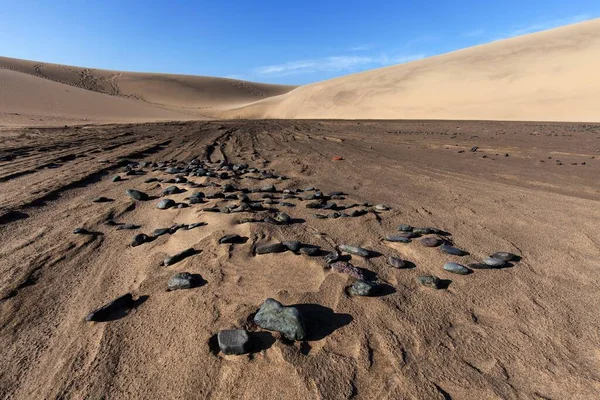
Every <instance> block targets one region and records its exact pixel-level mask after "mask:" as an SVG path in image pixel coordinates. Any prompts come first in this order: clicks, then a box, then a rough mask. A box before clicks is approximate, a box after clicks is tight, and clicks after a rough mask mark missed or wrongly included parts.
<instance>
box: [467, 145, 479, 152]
mask: <svg viewBox="0 0 600 400" xmlns="http://www.w3.org/2000/svg"><path fill="white" fill-rule="evenodd" d="M477 149H479V147H477V146H473V147H471V149H470V150H469V151H470V152H472V153H475V152H476V151H477Z"/></svg>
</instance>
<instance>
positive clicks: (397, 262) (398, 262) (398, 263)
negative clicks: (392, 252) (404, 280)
mask: <svg viewBox="0 0 600 400" xmlns="http://www.w3.org/2000/svg"><path fill="white" fill-rule="evenodd" d="M388 264H390V265H391V266H392V267H394V268H398V269H400V268H404V267H406V262H405V261H404V260H403V259H401V258H398V257H392V256H390V257H389V258H388Z"/></svg>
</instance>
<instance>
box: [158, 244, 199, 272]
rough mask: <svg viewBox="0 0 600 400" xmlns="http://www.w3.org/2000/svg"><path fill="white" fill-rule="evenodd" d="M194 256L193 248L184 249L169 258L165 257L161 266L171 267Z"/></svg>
mask: <svg viewBox="0 0 600 400" xmlns="http://www.w3.org/2000/svg"><path fill="white" fill-rule="evenodd" d="M194 254H196V250H194V249H193V248H189V249H185V250H183V251H180V252H179V253H177V254H173V255H172V256H170V257H166V258H165V259H164V261H163V265H164V266H165V267H168V266H169V265H173V264H175V263H177V262H179V261H181V260H183V259H184V258H186V257H189V256H193V255H194Z"/></svg>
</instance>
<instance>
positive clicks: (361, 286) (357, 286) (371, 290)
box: [348, 280, 381, 296]
mask: <svg viewBox="0 0 600 400" xmlns="http://www.w3.org/2000/svg"><path fill="white" fill-rule="evenodd" d="M380 288H381V287H380V285H379V284H377V283H375V282H369V281H364V280H357V281H355V282H354V283H353V284H352V286H350V287H349V288H348V294H349V295H350V296H373V295H375V294H377V293H378V292H379V289H380Z"/></svg>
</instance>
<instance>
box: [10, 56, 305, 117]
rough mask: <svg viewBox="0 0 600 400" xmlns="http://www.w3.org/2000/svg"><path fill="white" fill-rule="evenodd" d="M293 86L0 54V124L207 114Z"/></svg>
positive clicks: (240, 104) (286, 89)
mask: <svg viewBox="0 0 600 400" xmlns="http://www.w3.org/2000/svg"><path fill="white" fill-rule="evenodd" d="M293 88H294V87H293V86H285V85H269V84H263V83H254V82H246V81H240V80H235V79H226V78H213V77H204V76H190V75H174V74H154V73H137V72H123V71H108V70H102V69H91V68H82V67H73V66H69V65H60V64H51V63H43V62H36V61H27V60H19V59H14V58H8V57H0V127H1V126H52V125H64V124H81V123H85V124H87V123H107V122H148V121H168V120H198V119H210V118H213V117H214V116H215V115H216V114H218V113H221V112H222V111H223V110H228V109H231V108H237V107H240V106H242V105H244V104H247V103H249V102H254V101H256V100H260V99H263V98H266V97H269V96H274V95H279V94H282V93H286V92H288V91H289V90H291V89H293Z"/></svg>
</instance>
